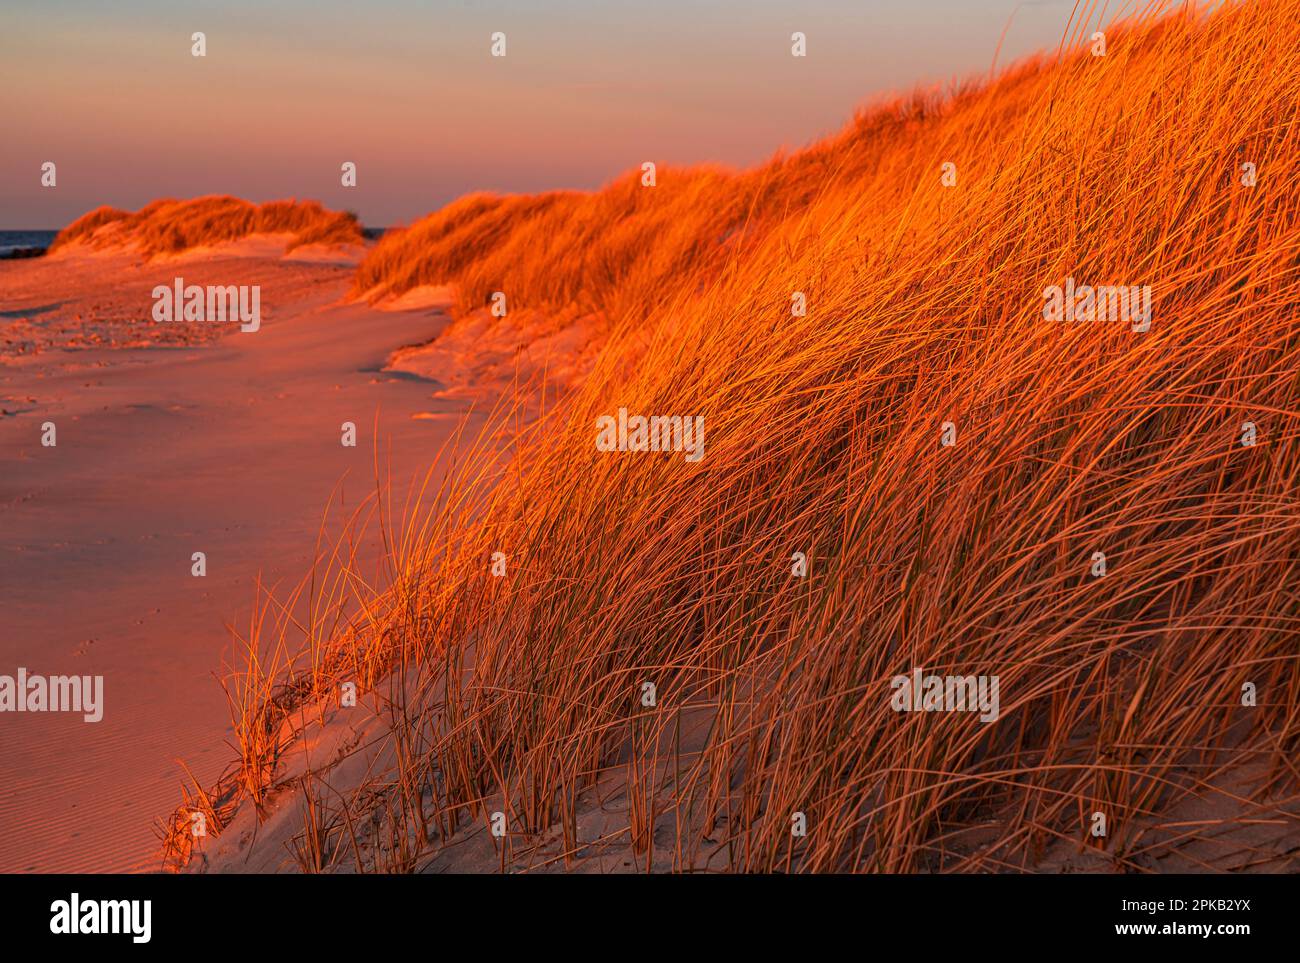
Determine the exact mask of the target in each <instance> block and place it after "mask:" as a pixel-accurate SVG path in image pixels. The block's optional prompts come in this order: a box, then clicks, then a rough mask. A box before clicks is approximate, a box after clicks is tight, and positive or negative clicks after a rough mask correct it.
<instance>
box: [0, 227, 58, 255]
mask: <svg viewBox="0 0 1300 963" xmlns="http://www.w3.org/2000/svg"><path fill="white" fill-rule="evenodd" d="M58 233H59V232H58V231H0V258H7V257H13V256H14V255H15V253H21V252H23V251H27V250H31V249H32V248H38V249H40V251H41V252H42V253H44V251H45V249H46V248H47V247H49V246H50V244H51V243H53V241H54V236H55V235H56V234H58Z"/></svg>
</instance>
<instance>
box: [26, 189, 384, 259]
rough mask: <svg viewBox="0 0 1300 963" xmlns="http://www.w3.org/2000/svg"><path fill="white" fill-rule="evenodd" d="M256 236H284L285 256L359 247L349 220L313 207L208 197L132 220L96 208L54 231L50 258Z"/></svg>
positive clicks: (165, 205) (162, 203)
mask: <svg viewBox="0 0 1300 963" xmlns="http://www.w3.org/2000/svg"><path fill="white" fill-rule="evenodd" d="M259 234H284V235H288V237H287V238H286V243H287V249H289V250H292V249H294V248H298V247H303V246H305V245H309V244H322V245H348V244H356V245H360V244H363V243H364V242H365V238H364V237H363V236H362V230H361V225H360V224H359V223H357V219H356V216H355V215H353V214H348V213H339V212H337V211H327V210H326V209H325V208H323V207H321V205H320V204H318V203H317V202H316V201H271V202H269V203H266V204H252V203H250V202H248V201H244V200H240V199H239V198H235V197H227V196H217V195H214V196H211V197H197V198H193V199H191V200H185V201H175V200H157V201H153V202H152V203H150V204H147V205H146V206H144V207H142V208H141V209H140V210H138V211H136V212H135V213H133V214H132V213H129V212H127V211H121V210H118V209H117V208H113V207H100V208H96V209H95V210H93V211H90V212H89V213H87V214H84V215H82V216H81V217H79V218H77V220H75V221H73V222H72V223H71V224H69V225H68V226H67V227H66V228H64V229H63V230H62V231H60V232H59V235H58V237H56V238H55V239H54V243H53V244H52V245H50V253H51V254H54V253H56V252H59V251H66V250H67V249H69V248H71V247H74V246H77V245H82V246H85V247H88V248H90V249H92V250H106V249H115V248H131V249H134V250H137V251H139V252H140V253H142V254H144V255H145V256H146V257H156V256H158V255H163V254H178V253H180V252H182V251H186V250H189V249H192V248H198V247H210V246H213V245H217V244H222V243H225V242H230V241H237V240H240V239H242V238H246V237H249V236H252V235H259Z"/></svg>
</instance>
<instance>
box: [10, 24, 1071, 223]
mask: <svg viewBox="0 0 1300 963" xmlns="http://www.w3.org/2000/svg"><path fill="white" fill-rule="evenodd" d="M1073 7H1074V3H1073V2H1072V0H1037V2H1035V0H1021V2H1018V0H745V2H740V0H725V2H714V3H708V4H697V3H692V2H686V0H659V2H648V0H642V2H631V0H606V2H605V3H602V4H601V5H599V6H596V5H592V4H590V3H587V4H579V3H577V2H574V0H547V2H545V3H541V2H533V3H523V2H504V0H447V2H441V3H439V2H432V3H414V2H404V0H403V2H398V0H374V2H371V3H367V4H356V3H340V2H329V0H313V2H305V0H281V2H276V3H268V2H265V0H261V2H226V3H223V4H221V5H220V9H218V8H217V7H216V6H215V5H211V4H206V3H171V2H162V0H151V2H146V0H118V2H113V3H107V4H105V3H102V2H99V0H94V2H91V0H62V2H59V3H51V2H46V0H5V3H4V5H3V8H0V118H3V124H4V128H5V129H4V138H3V140H4V146H3V148H0V228H8V229H14V228H57V227H62V226H63V225H64V224H66V223H67V222H68V221H70V220H72V219H73V218H75V217H77V216H78V215H80V214H82V213H84V212H85V211H87V210H89V209H91V208H93V207H96V206H98V205H100V204H112V205H114V206H117V207H124V208H129V209H134V208H137V207H139V206H141V205H143V204H145V203H147V202H148V201H149V200H152V199H153V198H156V197H160V196H173V197H193V196H197V195H201V194H209V193H229V194H235V195H238V196H241V197H246V198H248V199H250V200H255V201H265V200H271V199H275V198H280V197H299V198H318V199H320V200H321V201H323V202H324V203H325V204H326V205H328V206H331V207H336V208H340V209H348V210H355V211H357V212H358V213H359V214H360V215H361V217H362V220H363V221H364V222H365V223H367V224H370V225H388V224H398V223H403V222H407V221H410V220H411V219H413V218H415V217H418V216H420V215H422V214H424V213H427V212H428V211H430V210H433V209H435V208H437V207H439V206H441V205H442V204H444V203H446V202H447V201H448V200H450V199H452V198H454V197H456V196H458V195H460V194H463V193H466V192H468V191H473V190H494V191H536V190H544V189H548V188H558V187H571V188H592V187H597V186H599V185H600V184H602V183H604V182H606V181H608V180H609V179H610V178H612V177H614V176H616V175H617V174H619V173H621V172H623V171H626V170H628V169H629V168H632V167H635V166H639V165H640V163H641V162H642V161H643V160H655V161H657V162H659V163H668V164H671V163H679V164H686V163H696V162H700V161H714V162H720V163H724V164H728V165H736V166H747V165H750V164H753V163H756V162H759V161H761V160H763V159H764V158H766V157H768V156H770V155H771V154H772V153H773V152H774V151H776V150H777V149H779V148H782V147H797V146H800V145H802V144H804V143H807V142H808V141H810V140H814V139H816V138H818V137H820V136H822V135H824V134H828V133H831V132H833V131H835V130H837V129H838V128H839V127H840V126H842V125H843V123H844V122H845V121H846V120H847V119H848V118H849V116H850V115H851V113H852V111H853V109H854V108H855V107H857V106H860V105H862V104H864V103H866V102H868V101H870V100H871V99H872V98H873V97H875V96H879V95H881V94H887V93H889V92H891V91H900V90H903V91H905V90H910V89H911V88H913V87H915V86H916V85H917V84H921V83H926V84H933V83H942V82H946V81H949V80H952V79H954V78H961V77H965V76H968V75H971V74H983V73H987V71H988V70H989V67H990V65H991V63H992V59H993V53H994V51H995V49H996V48H997V45H998V40H999V37H1000V36H1001V35H1002V31H1003V29H1004V28H1005V27H1006V26H1007V22H1008V19H1010V20H1011V25H1010V29H1009V30H1008V32H1007V38H1006V42H1005V43H1004V45H1003V50H1002V54H1001V57H1000V59H999V64H1005V63H1007V62H1009V61H1011V60H1014V59H1016V58H1019V57H1022V56H1024V55H1025V54H1027V53H1030V52H1032V51H1034V50H1038V49H1041V48H1047V47H1051V48H1054V47H1055V45H1056V44H1057V43H1058V42H1059V40H1060V39H1061V36H1062V33H1063V31H1064V28H1065V25H1066V22H1067V20H1068V18H1069V16H1070V11H1071V9H1072V8H1073ZM1013 13H1014V17H1013V16H1012V15H1013ZM196 30H202V31H204V32H205V33H206V35H207V45H208V51H207V57H206V58H203V59H199V58H195V57H192V56H191V54H190V35H191V34H192V33H193V32H194V31H196ZM497 30H500V31H504V32H505V33H506V35H507V42H508V53H507V56H506V57H505V58H504V59H500V58H493V57H491V56H489V47H490V39H489V38H490V35H491V33H492V32H493V31H497ZM795 30H799V31H803V32H804V33H805V34H807V37H808V56H807V57H806V58H805V59H796V58H794V57H792V56H791V55H790V34H791V32H792V31H795ZM47 160H50V161H54V162H55V163H56V164H57V165H58V186H57V187H56V188H55V189H53V190H50V189H44V188H42V187H41V186H40V167H41V164H42V163H43V162H44V161H47ZM348 160H350V161H355V162H356V163H357V165H358V171H359V172H358V185H357V187H356V188H355V189H352V190H347V189H344V188H342V187H341V186H340V184H339V167H340V164H342V163H343V162H344V161H348Z"/></svg>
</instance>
